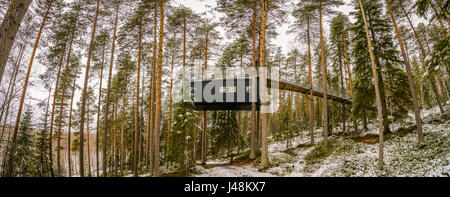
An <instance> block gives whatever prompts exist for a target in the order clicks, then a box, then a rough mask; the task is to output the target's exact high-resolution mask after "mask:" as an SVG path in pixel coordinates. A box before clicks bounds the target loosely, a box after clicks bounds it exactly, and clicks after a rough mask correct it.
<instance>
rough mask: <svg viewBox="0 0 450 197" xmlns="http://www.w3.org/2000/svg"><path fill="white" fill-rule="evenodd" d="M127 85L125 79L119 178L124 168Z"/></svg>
mask: <svg viewBox="0 0 450 197" xmlns="http://www.w3.org/2000/svg"><path fill="white" fill-rule="evenodd" d="M127 83H128V79H127V78H125V86H124V87H125V92H124V94H123V98H122V99H123V101H122V102H123V104H122V123H121V127H122V128H121V129H120V176H121V177H123V175H124V174H123V170H124V167H125V158H126V155H125V133H124V132H125V131H124V125H125V123H124V122H125V109H126V106H127V96H126V95H127V88H126V87H127V85H128V84H127Z"/></svg>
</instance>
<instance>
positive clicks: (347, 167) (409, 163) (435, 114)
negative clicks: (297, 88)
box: [193, 105, 450, 177]
mask: <svg viewBox="0 0 450 197" xmlns="http://www.w3.org/2000/svg"><path fill="white" fill-rule="evenodd" d="M448 110H450V105H447V106H446V111H448ZM422 118H423V122H424V124H423V130H424V135H425V141H426V142H425V144H422V145H419V144H418V143H417V131H416V130H414V131H413V132H410V133H406V134H404V135H401V134H397V133H396V132H394V134H393V135H391V136H390V137H389V139H387V140H385V142H384V168H383V170H380V169H379V168H378V154H379V144H378V143H375V144H368V143H362V142H356V141H354V140H352V139H350V137H346V139H343V137H338V136H330V137H329V138H330V140H333V141H334V145H333V147H334V149H335V150H334V152H333V153H332V154H331V155H329V156H328V157H326V158H325V159H323V160H321V161H320V162H318V163H313V164H311V163H310V164H307V162H306V160H305V157H306V155H308V154H309V153H310V152H311V151H313V150H314V149H315V147H311V146H308V144H309V142H310V137H309V134H308V133H307V132H303V134H302V135H300V136H297V137H296V138H295V139H294V140H293V141H292V146H291V147H294V148H293V149H290V150H289V151H287V150H286V142H272V143H270V144H269V162H270V164H271V166H270V167H269V168H268V169H266V170H264V171H260V170H259V169H258V168H257V166H256V165H246V166H219V167H213V168H210V169H205V168H203V167H202V166H195V167H194V169H193V171H194V172H195V174H196V176H200V177H210V176H213V177H266V176H287V177H303V176H307V177H324V176H338V177H346V176H352V177H377V176H389V177H391V176H395V177H409V176H426V177H434V176H447V177H448V176H449V173H450V143H449V139H450V136H449V135H450V120H442V118H441V116H440V111H439V108H438V107H435V108H432V109H430V110H426V111H423V112H422ZM413 124H415V120H414V116H413V114H410V115H409V118H408V119H407V120H406V121H405V123H401V124H397V123H396V124H392V125H391V129H392V130H393V131H397V130H398V129H399V128H408V127H410V126H412V125H413ZM368 127H369V128H368V131H365V132H361V133H359V134H358V136H360V137H362V136H366V135H368V134H378V128H377V126H376V125H372V124H369V125H368ZM349 128H352V127H351V125H350V126H349ZM361 130H362V129H361ZM334 132H336V131H334ZM314 136H315V137H314V140H315V143H316V144H317V143H318V142H321V141H322V139H323V136H322V130H321V129H318V130H315V132H314ZM344 158H345V160H344ZM226 162H227V161H226V160H216V161H208V164H221V163H226Z"/></svg>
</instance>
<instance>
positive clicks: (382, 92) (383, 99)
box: [368, 12, 391, 134]
mask: <svg viewBox="0 0 450 197" xmlns="http://www.w3.org/2000/svg"><path fill="white" fill-rule="evenodd" d="M368 18H369V23H368V25H369V26H370V27H372V24H371V21H372V20H370V19H371V15H370V12H369V15H368ZM370 32H371V36H372V40H373V41H376V38H375V31H374V29H373V28H371V29H370ZM375 66H376V68H377V75H378V77H379V78H378V82H379V84H378V85H379V87H380V97H381V110H382V112H383V128H384V134H387V133H390V132H391V130H390V127H389V118H388V117H389V113H388V109H387V102H386V91H385V85H384V82H383V81H384V79H383V73H382V64H381V63H380V60H379V57H377V58H376V59H375Z"/></svg>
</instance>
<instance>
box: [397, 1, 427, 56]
mask: <svg viewBox="0 0 450 197" xmlns="http://www.w3.org/2000/svg"><path fill="white" fill-rule="evenodd" d="M400 8H401V9H402V11H403V14H404V15H405V16H406V19H408V23H409V26H410V27H411V29H412V30H413V33H414V37H415V38H416V41H417V44H419V48H420V51H421V52H422V56H423V58H425V57H426V56H427V53H426V52H425V49H424V47H423V44H422V42H421V41H420V39H419V35H418V34H417V31H416V28H415V27H414V25H413V24H412V22H411V18H410V17H409V14H408V12H406V10H405V7H404V6H403V4H402V5H400Z"/></svg>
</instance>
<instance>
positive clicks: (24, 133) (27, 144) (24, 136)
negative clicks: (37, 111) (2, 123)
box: [12, 106, 33, 177]
mask: <svg viewBox="0 0 450 197" xmlns="http://www.w3.org/2000/svg"><path fill="white" fill-rule="evenodd" d="M32 110H33V109H32V108H31V106H26V107H25V113H24V116H23V119H22V120H21V122H20V126H19V131H20V133H19V135H18V136H17V144H18V145H17V149H16V150H15V152H12V154H13V155H14V160H15V161H14V163H16V166H17V168H15V170H14V171H15V172H14V174H15V175H19V176H24V177H27V176H29V175H30V171H31V170H32V159H33V158H32V156H33V149H32V145H33V142H32V136H31V135H32V131H33V128H32V125H31V121H32V120H31V118H32V115H33V111H32ZM16 173H17V174H16Z"/></svg>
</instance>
